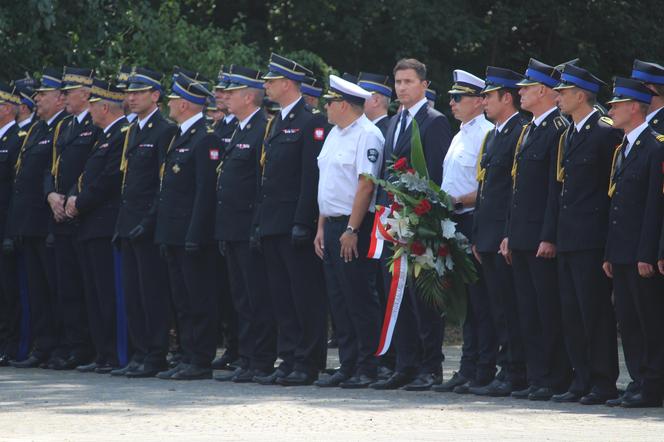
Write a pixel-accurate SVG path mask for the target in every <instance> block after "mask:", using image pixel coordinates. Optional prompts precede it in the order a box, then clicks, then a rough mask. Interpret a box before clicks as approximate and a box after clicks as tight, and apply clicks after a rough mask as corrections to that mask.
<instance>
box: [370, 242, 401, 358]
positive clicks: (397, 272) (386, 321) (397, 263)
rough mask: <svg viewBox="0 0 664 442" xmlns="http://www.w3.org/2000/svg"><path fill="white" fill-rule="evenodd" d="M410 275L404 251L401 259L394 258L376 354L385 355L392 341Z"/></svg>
mask: <svg viewBox="0 0 664 442" xmlns="http://www.w3.org/2000/svg"><path fill="white" fill-rule="evenodd" d="M407 276H408V257H407V256H406V254H405V253H403V254H402V255H401V256H400V257H399V259H396V260H394V268H393V270H392V282H391V283H390V292H389V294H388V297H387V308H386V309H385V317H384V318H383V329H382V330H381V332H380V341H379V343H378V350H376V356H382V355H384V354H385V353H386V352H387V350H388V349H389V348H390V344H391V343H392V334H393V333H394V327H395V326H396V324H397V318H398V317H399V309H400V308H401V301H402V300H403V292H404V288H405V287H406V277H407Z"/></svg>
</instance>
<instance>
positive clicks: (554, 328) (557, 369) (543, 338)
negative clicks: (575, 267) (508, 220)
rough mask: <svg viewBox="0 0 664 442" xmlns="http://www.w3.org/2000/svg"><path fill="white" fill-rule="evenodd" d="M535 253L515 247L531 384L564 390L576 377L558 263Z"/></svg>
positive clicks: (514, 252) (515, 281)
mask: <svg viewBox="0 0 664 442" xmlns="http://www.w3.org/2000/svg"><path fill="white" fill-rule="evenodd" d="M535 254H536V252H535V251H534V250H527V251H523V250H513V251H512V269H513V274H514V286H515V289H516V295H517V302H518V307H519V322H520V324H521V336H522V338H523V343H524V346H525V352H526V366H527V368H528V370H527V372H528V384H529V385H532V386H535V387H549V388H552V389H553V390H554V391H556V392H563V391H565V390H566V389H567V387H568V386H569V383H570V381H571V379H572V367H571V366H570V363H569V358H568V357H567V350H566V349H565V342H564V339H563V331H562V319H561V315H560V295H559V294H558V267H557V266H558V263H557V260H556V259H544V258H537V257H535Z"/></svg>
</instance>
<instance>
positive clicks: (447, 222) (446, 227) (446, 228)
mask: <svg viewBox="0 0 664 442" xmlns="http://www.w3.org/2000/svg"><path fill="white" fill-rule="evenodd" d="M440 228H441V229H443V238H445V239H452V238H454V237H455V233H456V223H455V222H454V221H452V220H451V219H444V220H442V221H441V222H440Z"/></svg>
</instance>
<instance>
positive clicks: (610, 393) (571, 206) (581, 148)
mask: <svg viewBox="0 0 664 442" xmlns="http://www.w3.org/2000/svg"><path fill="white" fill-rule="evenodd" d="M602 84H604V83H603V82H602V81H601V80H599V79H598V78H597V77H595V76H594V75H592V74H591V73H590V72H588V71H587V70H585V69H583V68H580V67H578V66H574V65H569V64H568V65H566V66H565V68H564V70H563V72H562V75H561V83H560V84H559V85H558V86H556V87H555V89H556V90H558V91H559V93H560V94H559V95H558V107H559V108H560V110H561V111H562V112H563V113H565V114H567V115H570V116H571V117H572V125H570V127H569V128H568V129H567V130H566V131H565V133H564V134H563V135H562V136H561V138H560V142H559V144H558V146H559V147H558V153H557V162H558V164H557V166H558V167H557V178H558V181H559V182H560V183H561V186H562V189H561V192H560V197H559V198H558V208H557V210H558V231H557V233H556V238H557V243H556V252H557V255H558V279H559V285H560V300H561V307H562V310H561V311H562V319H563V333H564V335H565V345H566V346H567V353H568V355H569V358H570V363H571V364H572V368H573V369H574V378H573V380H572V383H571V385H570V386H569V388H568V391H567V392H565V393H563V394H559V395H554V396H552V400H554V401H556V402H580V403H582V404H586V405H591V404H604V402H606V401H607V400H609V399H613V398H615V397H617V395H618V392H617V390H616V379H617V378H618V352H617V346H616V322H615V315H614V312H613V308H612V307H611V291H610V288H609V281H608V278H607V277H606V275H605V274H604V272H603V271H602V262H603V261H604V246H605V244H606V233H607V224H608V223H607V220H608V215H609V197H608V195H607V192H606V189H607V188H608V185H609V176H610V174H611V159H612V156H613V151H614V150H615V147H616V146H617V145H619V144H620V140H621V138H622V134H621V133H620V131H619V130H616V129H614V128H613V127H612V126H611V124H612V122H611V120H610V119H609V118H607V117H600V115H599V113H598V112H597V110H595V109H594V108H593V105H594V103H595V100H596V95H597V93H598V92H599V90H600V87H601V85H602Z"/></svg>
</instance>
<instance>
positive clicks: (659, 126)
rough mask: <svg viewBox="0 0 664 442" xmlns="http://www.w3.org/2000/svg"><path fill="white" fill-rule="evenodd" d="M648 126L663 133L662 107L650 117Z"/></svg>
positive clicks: (663, 117) (663, 113) (663, 116)
mask: <svg viewBox="0 0 664 442" xmlns="http://www.w3.org/2000/svg"><path fill="white" fill-rule="evenodd" d="M649 124H650V127H652V129H653V130H654V131H655V132H657V133H658V134H664V108H662V109H660V110H658V111H657V113H656V114H655V115H653V117H652V118H651V119H650V122H649Z"/></svg>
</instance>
